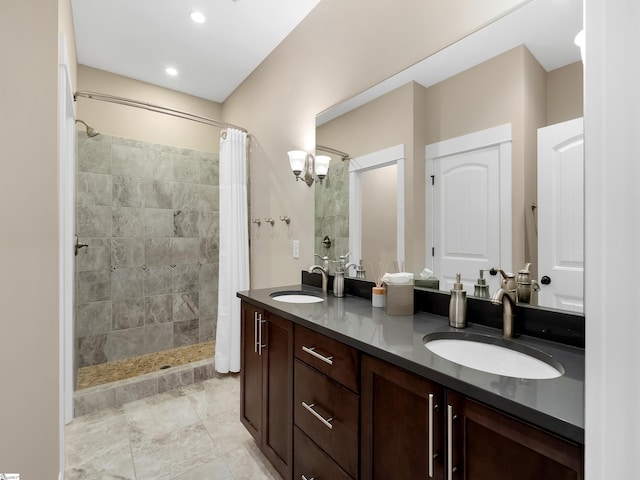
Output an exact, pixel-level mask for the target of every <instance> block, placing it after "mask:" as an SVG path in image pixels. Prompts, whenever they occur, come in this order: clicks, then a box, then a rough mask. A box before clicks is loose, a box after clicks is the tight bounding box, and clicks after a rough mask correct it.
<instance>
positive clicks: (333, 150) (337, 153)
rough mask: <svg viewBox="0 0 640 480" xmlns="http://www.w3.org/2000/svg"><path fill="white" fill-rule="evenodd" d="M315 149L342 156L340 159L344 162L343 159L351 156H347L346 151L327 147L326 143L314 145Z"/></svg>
mask: <svg viewBox="0 0 640 480" xmlns="http://www.w3.org/2000/svg"><path fill="white" fill-rule="evenodd" d="M316 150H321V151H323V152H327V153H333V154H334V155H338V156H339V157H341V158H342V161H343V162H344V161H345V160H349V159H350V158H351V157H349V154H348V153H346V152H342V151H340V150H336V149H335V148H333V147H327V146H326V145H316Z"/></svg>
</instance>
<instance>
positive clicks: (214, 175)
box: [192, 152, 219, 185]
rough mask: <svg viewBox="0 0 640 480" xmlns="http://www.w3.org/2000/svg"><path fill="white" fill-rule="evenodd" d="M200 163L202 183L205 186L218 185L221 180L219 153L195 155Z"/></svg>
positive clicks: (199, 153) (198, 153)
mask: <svg viewBox="0 0 640 480" xmlns="http://www.w3.org/2000/svg"><path fill="white" fill-rule="evenodd" d="M192 155H193V156H195V157H197V158H198V161H199V163H200V182H199V183H202V184H204V185H217V184H218V178H219V168H218V164H219V162H218V154H217V153H210V154H207V153H202V152H197V153H193V154H192Z"/></svg>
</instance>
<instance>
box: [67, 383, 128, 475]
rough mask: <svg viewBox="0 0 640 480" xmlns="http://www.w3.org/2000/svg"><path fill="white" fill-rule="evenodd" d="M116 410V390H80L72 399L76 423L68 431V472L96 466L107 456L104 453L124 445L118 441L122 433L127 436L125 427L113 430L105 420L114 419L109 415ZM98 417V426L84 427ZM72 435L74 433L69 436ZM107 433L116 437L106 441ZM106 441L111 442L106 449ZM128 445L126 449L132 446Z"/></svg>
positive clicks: (110, 437)
mask: <svg viewBox="0 0 640 480" xmlns="http://www.w3.org/2000/svg"><path fill="white" fill-rule="evenodd" d="M116 409H117V407H116V395H115V391H114V390H113V389H107V390H98V391H84V390H78V392H77V393H76V394H75V395H74V399H73V415H74V417H75V419H74V421H73V424H72V425H68V426H67V427H66V428H65V437H66V438H65V441H66V444H67V447H66V449H65V462H66V466H67V468H69V467H73V466H77V465H83V464H86V463H88V462H93V461H95V460H96V459H99V458H100V457H101V456H102V455H104V452H106V451H108V450H109V448H110V447H112V446H114V445H117V444H120V443H122V444H124V442H122V441H121V440H120V438H119V437H120V436H121V432H122V431H124V432H125V434H126V435H127V436H128V429H127V425H126V423H125V425H124V426H120V425H118V426H116V427H115V428H114V427H113V426H112V425H111V423H112V422H111V421H109V419H104V418H103V417H102V416H103V415H104V414H105V412H106V413H107V414H109V415H110V416H113V414H111V413H110V412H112V411H114V410H116ZM95 417H97V418H98V419H97V420H96V421H94V422H93V423H94V424H95V425H90V424H89V425H88V424H87V423H85V419H87V418H89V419H93V418H95ZM100 430H101V431H100ZM70 431H71V433H69V432H70ZM105 432H106V433H108V434H113V436H111V435H109V438H108V439H105V438H104V434H105ZM101 436H102V437H101ZM114 437H115V438H114ZM105 440H107V442H108V443H107V445H105ZM126 445H127V447H128V446H129V442H128V441H127V442H126Z"/></svg>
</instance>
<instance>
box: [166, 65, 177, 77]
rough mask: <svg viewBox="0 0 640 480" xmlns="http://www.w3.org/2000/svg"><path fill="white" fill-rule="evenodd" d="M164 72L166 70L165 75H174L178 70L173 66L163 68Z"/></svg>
mask: <svg viewBox="0 0 640 480" xmlns="http://www.w3.org/2000/svg"><path fill="white" fill-rule="evenodd" d="M164 71H165V72H167V75H171V76H172V77H175V76H176V75H178V70H176V69H175V68H173V67H167V68H165V69H164Z"/></svg>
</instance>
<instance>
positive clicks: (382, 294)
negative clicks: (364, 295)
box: [371, 287, 387, 307]
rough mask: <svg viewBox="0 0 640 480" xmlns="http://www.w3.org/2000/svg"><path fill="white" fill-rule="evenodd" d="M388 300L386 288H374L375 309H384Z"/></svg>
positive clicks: (372, 291)
mask: <svg viewBox="0 0 640 480" xmlns="http://www.w3.org/2000/svg"><path fill="white" fill-rule="evenodd" d="M386 299H387V295H386V290H385V288H384V287H373V288H372V289H371V305H373V306H374V307H384V305H385V301H386Z"/></svg>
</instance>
